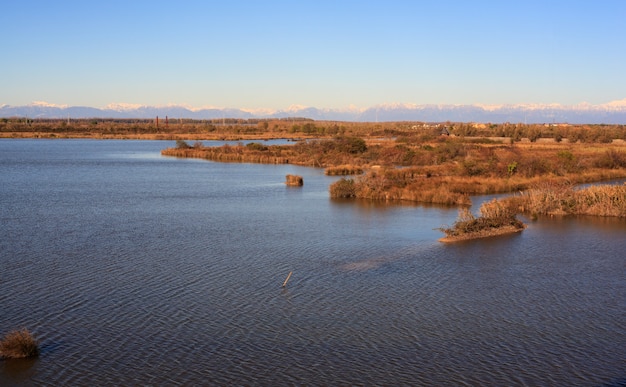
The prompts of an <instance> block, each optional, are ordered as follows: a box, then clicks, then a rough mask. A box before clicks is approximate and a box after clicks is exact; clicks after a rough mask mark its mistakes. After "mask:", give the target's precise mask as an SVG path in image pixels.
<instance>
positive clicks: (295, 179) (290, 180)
mask: <svg viewBox="0 0 626 387" xmlns="http://www.w3.org/2000/svg"><path fill="white" fill-rule="evenodd" d="M285 184H287V185H289V186H293V187H301V186H303V185H304V180H303V179H302V176H298V175H287V177H286V181H285Z"/></svg>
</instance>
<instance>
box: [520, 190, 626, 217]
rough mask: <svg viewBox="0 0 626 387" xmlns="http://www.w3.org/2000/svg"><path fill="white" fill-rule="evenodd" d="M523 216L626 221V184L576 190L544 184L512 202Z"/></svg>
mask: <svg viewBox="0 0 626 387" xmlns="http://www.w3.org/2000/svg"><path fill="white" fill-rule="evenodd" d="M511 202H512V203H515V205H517V206H518V208H519V210H520V211H521V212H525V213H529V214H531V215H532V216H537V215H594V216H615V217H626V184H623V185H608V184H607V185H594V186H590V187H587V188H581V189H576V188H575V187H574V186H573V185H572V184H568V183H550V182H549V183H544V184H541V185H538V186H536V187H534V188H533V189H530V190H528V191H526V192H523V193H522V194H521V195H520V196H518V197H515V198H511Z"/></svg>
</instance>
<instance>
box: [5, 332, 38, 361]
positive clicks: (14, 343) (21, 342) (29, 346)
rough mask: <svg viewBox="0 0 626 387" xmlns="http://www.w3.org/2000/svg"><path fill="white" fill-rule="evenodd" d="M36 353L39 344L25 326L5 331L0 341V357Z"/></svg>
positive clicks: (14, 356) (35, 354)
mask: <svg viewBox="0 0 626 387" xmlns="http://www.w3.org/2000/svg"><path fill="white" fill-rule="evenodd" d="M38 355H39V344H38V343H37V340H35V338H34V337H33V335H32V334H31V333H30V332H29V331H28V330H27V329H25V328H24V329H22V330H16V331H11V332H9V333H7V335H6V336H4V338H3V339H2V340H1V341H0V358H6V359H20V358H26V357H35V356H38Z"/></svg>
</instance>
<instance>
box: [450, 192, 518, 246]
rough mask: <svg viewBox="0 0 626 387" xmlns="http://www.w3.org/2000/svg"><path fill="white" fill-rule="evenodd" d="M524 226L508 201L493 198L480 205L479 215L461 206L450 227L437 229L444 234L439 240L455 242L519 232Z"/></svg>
mask: <svg viewBox="0 0 626 387" xmlns="http://www.w3.org/2000/svg"><path fill="white" fill-rule="evenodd" d="M524 228H526V225H525V224H524V223H522V222H521V221H520V220H518V219H517V218H516V217H515V211H514V209H513V208H512V207H511V205H510V203H508V202H504V201H499V200H497V199H494V200H492V201H490V202H487V203H484V204H483V205H482V206H481V207H480V216H479V217H475V216H474V215H473V214H472V213H471V212H470V210H469V209H468V208H462V209H461V210H460V211H459V217H458V219H457V221H456V222H455V223H454V225H453V226H452V227H449V228H440V229H439V230H441V231H443V233H444V234H446V236H445V237H444V238H441V239H440V241H442V242H455V241H460V240H467V239H477V238H485V237H491V236H496V235H502V234H509V233H513V232H519V231H522V230H523V229H524Z"/></svg>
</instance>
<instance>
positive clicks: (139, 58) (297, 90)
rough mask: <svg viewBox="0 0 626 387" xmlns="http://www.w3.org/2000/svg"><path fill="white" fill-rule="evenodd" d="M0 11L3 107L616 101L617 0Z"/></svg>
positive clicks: (391, 0) (625, 79) (80, 4)
mask: <svg viewBox="0 0 626 387" xmlns="http://www.w3.org/2000/svg"><path fill="white" fill-rule="evenodd" d="M5 3H7V2H5ZM0 8H1V12H0V34H1V36H2V38H3V39H2V53H3V54H2V58H1V59H0V104H9V105H23V104H28V103H31V102H33V101H47V102H49V103H54V104H59V105H81V106H93V107H104V106H106V105H108V104H110V103H129V104H145V105H166V104H180V105H187V106H191V107H204V106H216V107H232V108H245V109H257V108H268V109H284V108H287V107H289V106H290V105H292V104H297V105H305V106H315V107H318V108H346V107H349V106H356V107H369V106H374V105H377V104H384V103H396V102H397V103H415V104H517V103H538V104H545V103H559V104H564V105H571V104H578V103H581V102H588V103H591V104H603V103H607V102H610V101H615V100H622V99H625V98H626V1H617V0H616V1H603V0H597V1H572V0H570V1H534V0H526V1H445V0H443V1H396V0H386V1H341V0H334V1H326V0H315V1H286V0H284V1H237V0H232V1H185V0H181V1H178V2H173V1H167V2H161V1H154V0H153V1H133V0H126V1H116V0H112V1H100V2H95V1H93V2H91V1H62V0H61V1H56V2H52V1H29V0H20V1H17V0H13V1H8V4H4V5H2V6H1V7H0Z"/></svg>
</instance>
